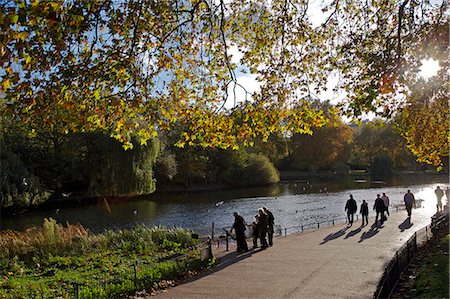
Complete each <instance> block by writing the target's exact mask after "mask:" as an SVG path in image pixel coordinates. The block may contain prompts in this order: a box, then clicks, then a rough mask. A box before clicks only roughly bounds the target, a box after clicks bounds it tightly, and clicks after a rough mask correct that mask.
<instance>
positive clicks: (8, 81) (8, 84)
mask: <svg viewBox="0 0 450 299" xmlns="http://www.w3.org/2000/svg"><path fill="white" fill-rule="evenodd" d="M2 86H3V90H6V89H8V88H10V87H11V86H12V84H11V81H10V80H9V79H6V80H3V82H2Z"/></svg>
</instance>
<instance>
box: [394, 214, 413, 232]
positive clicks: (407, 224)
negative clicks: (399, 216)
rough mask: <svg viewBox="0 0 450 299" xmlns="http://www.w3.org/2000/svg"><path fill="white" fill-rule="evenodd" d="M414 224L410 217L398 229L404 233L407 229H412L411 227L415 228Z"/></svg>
mask: <svg viewBox="0 0 450 299" xmlns="http://www.w3.org/2000/svg"><path fill="white" fill-rule="evenodd" d="M413 225H414V223H411V218H410V217H408V218H406V219H405V221H403V222H402V223H401V224H400V225H399V226H398V228H399V229H400V231H401V232H404V231H405V230H406V229H410V228H411V226H413Z"/></svg>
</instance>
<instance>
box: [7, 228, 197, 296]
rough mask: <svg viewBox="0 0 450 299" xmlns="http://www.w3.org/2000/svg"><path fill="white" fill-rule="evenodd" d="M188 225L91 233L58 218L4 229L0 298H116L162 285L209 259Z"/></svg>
mask: <svg viewBox="0 0 450 299" xmlns="http://www.w3.org/2000/svg"><path fill="white" fill-rule="evenodd" d="M197 243H198V240H195V239H193V238H192V236H191V234H190V233H189V232H187V231H185V230H182V229H178V228H175V229H167V228H164V227H154V228H148V227H145V226H137V227H135V228H133V229H130V230H118V231H106V232H104V233H102V234H90V233H89V232H88V231H87V230H85V229H84V228H83V227H82V226H80V225H70V224H67V225H66V226H63V225H61V224H58V223H56V221H55V220H53V219H48V220H45V222H44V225H43V227H33V228H31V229H28V230H26V231H24V232H14V231H6V232H2V233H0V298H35V297H42V298H75V297H77V296H78V297H79V298H111V297H120V296H124V295H131V294H134V293H135V291H138V290H143V289H147V290H149V289H157V288H159V287H160V285H161V284H162V282H164V281H167V280H169V281H170V280H176V279H179V278H182V277H184V276H186V275H189V273H191V272H192V271H197V270H199V269H201V268H202V267H205V266H206V264H205V263H203V262H201V261H200V254H199V250H198V249H197V248H196V247H195V245H196V244H197Z"/></svg>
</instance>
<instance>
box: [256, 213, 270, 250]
mask: <svg viewBox="0 0 450 299" xmlns="http://www.w3.org/2000/svg"><path fill="white" fill-rule="evenodd" d="M258 213H259V219H258V232H259V240H260V242H261V249H266V248H267V246H268V244H267V240H266V235H267V227H268V226H269V221H268V217H267V214H266V213H265V212H264V210H263V209H259V210H258Z"/></svg>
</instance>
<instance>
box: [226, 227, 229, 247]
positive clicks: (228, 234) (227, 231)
mask: <svg viewBox="0 0 450 299" xmlns="http://www.w3.org/2000/svg"><path fill="white" fill-rule="evenodd" d="M228 236H229V234H228V231H226V236H225V240H226V242H225V243H226V245H227V246H226V250H225V251H228Z"/></svg>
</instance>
